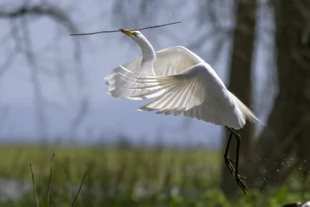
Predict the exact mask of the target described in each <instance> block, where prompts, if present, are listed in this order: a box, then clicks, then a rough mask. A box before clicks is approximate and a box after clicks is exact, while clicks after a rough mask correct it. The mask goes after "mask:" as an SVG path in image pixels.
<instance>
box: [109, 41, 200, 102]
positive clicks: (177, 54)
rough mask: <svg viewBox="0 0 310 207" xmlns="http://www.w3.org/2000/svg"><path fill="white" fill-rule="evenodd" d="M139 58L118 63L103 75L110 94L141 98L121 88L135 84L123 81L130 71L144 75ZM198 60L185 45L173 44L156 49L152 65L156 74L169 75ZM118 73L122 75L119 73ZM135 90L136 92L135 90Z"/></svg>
mask: <svg viewBox="0 0 310 207" xmlns="http://www.w3.org/2000/svg"><path fill="white" fill-rule="evenodd" d="M141 60H142V57H139V58H137V59H134V60H132V61H129V62H127V63H125V64H123V65H120V66H118V67H117V68H115V69H114V70H112V72H110V73H109V74H108V75H107V76H106V77H105V80H106V83H107V85H109V93H111V95H112V96H114V97H122V98H128V99H135V100H140V99H143V97H136V98H134V96H135V94H134V93H133V94H130V91H128V90H127V91H123V88H132V87H135V86H136V84H137V83H134V82H130V81H125V80H124V77H130V76H131V75H132V74H131V73H132V72H133V73H139V75H138V77H139V76H144V75H145V74H144V73H143V71H140V70H141V69H140V66H141ZM199 62H201V60H200V59H199V57H198V56H196V55H195V54H193V53H192V52H191V51H189V50H188V49H186V48H185V47H181V46H175V47H170V48H167V49H163V50H160V51H157V52H156V60H155V62H154V65H153V67H154V72H155V74H156V76H169V75H176V74H179V73H182V72H183V71H185V70H186V69H188V68H190V67H192V66H194V65H196V64H198V63H199ZM120 73H121V74H122V76H120V75H119V74H120ZM141 91H142V92H146V91H148V89H143V90H142V89H141V90H140V92H141ZM131 92H133V91H131ZM135 92H137V90H136V91H135Z"/></svg>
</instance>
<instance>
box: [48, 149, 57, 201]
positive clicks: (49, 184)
mask: <svg viewBox="0 0 310 207" xmlns="http://www.w3.org/2000/svg"><path fill="white" fill-rule="evenodd" d="M54 156H55V153H53V155H52V158H51V166H50V176H49V179H48V185H47V195H46V206H49V204H50V187H51V182H52V176H53V161H54Z"/></svg>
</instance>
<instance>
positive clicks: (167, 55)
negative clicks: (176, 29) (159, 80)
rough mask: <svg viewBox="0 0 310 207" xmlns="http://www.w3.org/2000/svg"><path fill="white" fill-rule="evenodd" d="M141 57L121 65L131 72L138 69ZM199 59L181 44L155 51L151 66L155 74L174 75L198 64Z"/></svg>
mask: <svg viewBox="0 0 310 207" xmlns="http://www.w3.org/2000/svg"><path fill="white" fill-rule="evenodd" d="M141 61H142V57H139V58H137V59H135V60H132V61H130V62H127V63H125V64H123V65H122V66H123V67H124V68H126V69H128V70H130V71H132V72H139V73H144V71H140V66H141ZM199 62H201V60H200V59H199V58H198V57H197V56H196V55H195V54H193V52H191V51H190V50H188V49H186V48H185V47H182V46H175V47H169V48H166V49H163V50H159V51H157V52H156V60H155V62H154V65H153V68H154V72H155V74H156V75H157V76H167V75H176V74H179V73H181V72H183V71H184V70H186V69H188V68H190V67H192V66H194V65H196V64H198V63H199Z"/></svg>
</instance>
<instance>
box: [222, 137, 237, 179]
mask: <svg viewBox="0 0 310 207" xmlns="http://www.w3.org/2000/svg"><path fill="white" fill-rule="evenodd" d="M232 135H233V133H231V132H230V135H229V138H228V142H227V146H226V150H225V154H224V160H225V164H226V166H227V167H228V169H229V170H230V173H231V174H232V175H233V176H234V174H235V168H234V167H233V165H232V163H235V161H233V160H232V159H230V157H229V156H228V150H229V146H230V141H231V138H232Z"/></svg>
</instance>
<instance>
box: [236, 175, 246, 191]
mask: <svg viewBox="0 0 310 207" xmlns="http://www.w3.org/2000/svg"><path fill="white" fill-rule="evenodd" d="M235 178H236V181H237V184H238V185H239V186H240V188H241V190H242V191H243V193H244V194H245V195H246V191H247V190H248V188H247V187H246V185H245V184H243V182H242V181H241V180H246V177H243V176H241V175H238V174H236V175H235Z"/></svg>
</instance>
